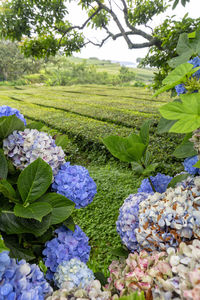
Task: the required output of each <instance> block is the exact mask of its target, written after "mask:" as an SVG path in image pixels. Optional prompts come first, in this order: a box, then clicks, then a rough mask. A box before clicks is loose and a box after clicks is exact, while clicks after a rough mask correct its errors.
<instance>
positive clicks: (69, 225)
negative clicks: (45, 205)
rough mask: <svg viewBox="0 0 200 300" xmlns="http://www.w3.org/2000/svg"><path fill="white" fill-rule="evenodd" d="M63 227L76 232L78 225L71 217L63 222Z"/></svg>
mask: <svg viewBox="0 0 200 300" xmlns="http://www.w3.org/2000/svg"><path fill="white" fill-rule="evenodd" d="M63 225H65V226H66V227H67V228H68V229H70V230H71V231H73V232H74V230H75V227H76V224H75V223H74V220H73V218H72V217H71V216H70V217H69V218H68V219H67V220H65V221H64V222H63Z"/></svg>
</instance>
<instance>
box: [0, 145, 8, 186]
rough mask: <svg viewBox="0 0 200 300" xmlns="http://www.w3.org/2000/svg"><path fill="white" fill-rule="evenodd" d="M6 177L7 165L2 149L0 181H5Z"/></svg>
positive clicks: (0, 153)
mask: <svg viewBox="0 0 200 300" xmlns="http://www.w3.org/2000/svg"><path fill="white" fill-rule="evenodd" d="M7 175H8V163H7V160H6V157H5V155H4V152H3V149H0V180H1V179H6V178H7Z"/></svg>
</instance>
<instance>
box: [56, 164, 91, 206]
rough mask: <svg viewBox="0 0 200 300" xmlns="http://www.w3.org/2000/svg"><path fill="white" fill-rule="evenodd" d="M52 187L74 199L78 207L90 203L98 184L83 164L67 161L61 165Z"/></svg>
mask: <svg viewBox="0 0 200 300" xmlns="http://www.w3.org/2000/svg"><path fill="white" fill-rule="evenodd" d="M52 188H53V189H54V190H55V191H56V192H57V193H59V194H61V195H63V196H65V197H67V198H68V199H69V200H71V201H73V202H74V203H75V204H76V206H75V207H76V208H82V207H85V206H87V205H88V204H90V203H91V202H92V200H93V198H94V196H95V194H96V192H97V187H96V184H95V182H94V180H93V179H92V178H91V177H90V175H89V172H88V170H87V169H86V168H84V167H82V166H71V165H70V162H66V163H65V164H63V165H62V166H61V167H60V170H59V172H58V173H57V175H56V176H55V178H54V183H53V184H52Z"/></svg>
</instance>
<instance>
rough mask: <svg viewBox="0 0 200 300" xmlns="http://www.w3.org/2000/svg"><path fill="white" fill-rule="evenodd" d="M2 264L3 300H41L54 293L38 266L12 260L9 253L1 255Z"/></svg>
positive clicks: (0, 290)
mask: <svg viewBox="0 0 200 300" xmlns="http://www.w3.org/2000/svg"><path fill="white" fill-rule="evenodd" d="M0 262H1V267H0V268H1V273H0V274H1V277H0V299H1V300H6V299H7V300H10V299H19V300H41V299H44V296H45V295H48V294H51V293H52V288H51V287H50V285H49V283H48V282H47V281H46V280H45V278H44V274H43V273H42V271H41V270H40V269H39V267H38V266H37V265H35V264H29V263H26V261H25V260H20V261H19V262H18V261H16V260H15V259H11V258H10V257H9V255H8V252H7V251H3V252H2V253H0ZM2 266H3V268H2Z"/></svg>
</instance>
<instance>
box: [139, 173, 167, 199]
mask: <svg viewBox="0 0 200 300" xmlns="http://www.w3.org/2000/svg"><path fill="white" fill-rule="evenodd" d="M172 178H173V177H170V176H168V175H165V174H161V173H158V174H157V175H156V176H150V179H151V181H152V184H153V186H154V188H155V190H156V192H158V193H164V192H165V191H166V189H167V186H168V184H169V183H170V181H171V180H172ZM138 193H147V194H152V193H154V192H153V189H152V187H151V185H150V182H149V179H147V178H146V179H143V180H142V183H141V185H140V187H139V189H138Z"/></svg>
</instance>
